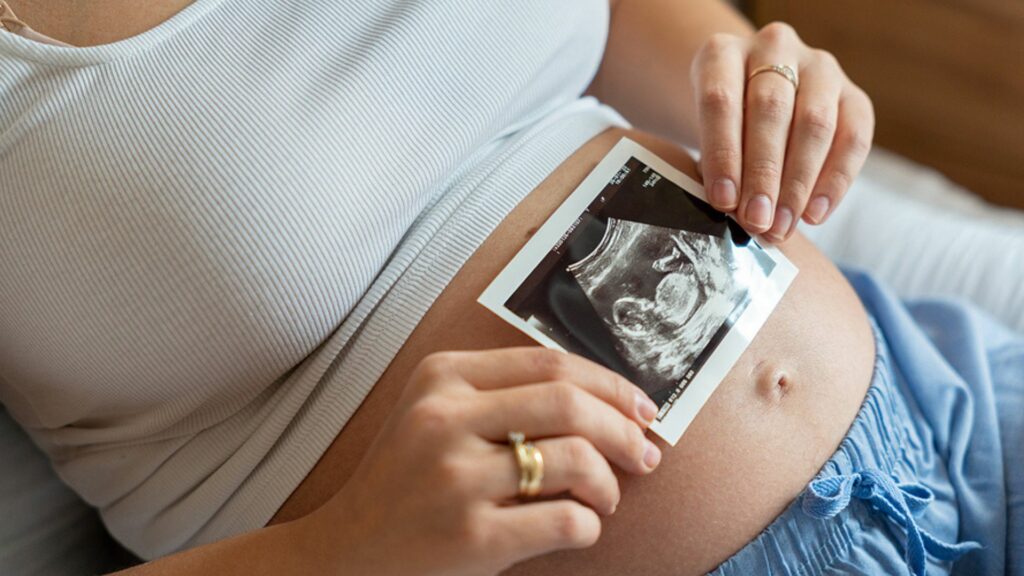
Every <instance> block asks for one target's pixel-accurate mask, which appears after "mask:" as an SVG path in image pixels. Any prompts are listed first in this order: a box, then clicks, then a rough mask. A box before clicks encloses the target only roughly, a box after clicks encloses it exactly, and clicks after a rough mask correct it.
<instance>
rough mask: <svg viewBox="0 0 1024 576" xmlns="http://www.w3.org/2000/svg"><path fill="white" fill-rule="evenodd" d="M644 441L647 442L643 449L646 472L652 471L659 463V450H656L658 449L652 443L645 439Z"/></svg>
mask: <svg viewBox="0 0 1024 576" xmlns="http://www.w3.org/2000/svg"><path fill="white" fill-rule="evenodd" d="M644 441H645V442H647V447H646V448H644V466H646V467H647V469H648V470H654V468H655V467H656V466H657V465H658V463H659V462H661V450H658V447H657V446H655V445H654V442H651V441H650V440H647V439H645V440H644Z"/></svg>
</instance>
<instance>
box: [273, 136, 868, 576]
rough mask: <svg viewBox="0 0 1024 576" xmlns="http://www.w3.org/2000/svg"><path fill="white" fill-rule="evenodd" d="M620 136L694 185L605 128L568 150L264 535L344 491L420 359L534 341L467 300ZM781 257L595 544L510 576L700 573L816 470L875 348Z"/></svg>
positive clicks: (857, 315) (832, 285) (837, 280)
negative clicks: (746, 318) (691, 408)
mask: <svg viewBox="0 0 1024 576" xmlns="http://www.w3.org/2000/svg"><path fill="white" fill-rule="evenodd" d="M622 136H629V137H630V138H632V139H634V140H636V141H638V142H640V143H641V144H643V145H644V146H646V147H648V148H650V149H651V150H652V151H654V152H655V153H656V154H658V155H659V156H661V157H662V158H664V159H665V160H667V161H669V162H671V163H673V164H674V165H676V166H677V167H678V168H680V169H681V170H683V171H684V172H687V173H689V174H691V175H694V174H695V170H694V164H693V161H692V159H690V158H689V156H688V155H687V154H686V152H685V151H684V150H682V149H681V148H679V147H677V146H675V145H673V144H671V143H668V142H665V141H663V140H660V139H657V138H655V137H653V136H650V135H647V134H644V133H638V132H633V131H624V130H618V129H612V130H608V131H606V132H604V133H602V134H600V135H599V136H596V137H595V138H593V139H591V140H590V141H589V142H587V143H586V144H585V145H584V146H583V147H581V148H580V149H579V150H577V151H576V152H575V153H574V154H573V155H572V156H571V157H569V158H568V159H567V160H566V161H565V162H563V163H562V164H561V165H560V166H559V167H558V169H557V170H555V171H554V172H553V173H552V174H551V175H550V176H548V178H547V179H545V180H544V182H543V183H541V185H540V186H538V187H537V188H536V189H535V190H534V191H532V192H531V193H530V195H529V196H528V197H527V198H526V199H525V200H523V202H521V203H520V204H519V206H517V207H516V209H515V210H514V211H513V212H512V213H511V214H509V216H508V217H507V218H506V219H505V220H504V221H503V222H502V223H501V225H500V226H499V227H498V228H497V229H496V230H495V231H494V233H493V234H491V236H490V237H489V238H488V239H487V241H486V242H485V243H484V244H483V245H482V246H481V247H480V248H479V249H478V250H477V252H476V253H475V254H474V255H473V257H472V258H470V260H469V261H468V262H467V263H466V265H465V266H464V267H463V268H462V270H461V271H460V272H459V273H458V275H457V276H456V277H455V278H454V280H453V281H452V282H451V284H450V285H449V286H448V287H447V288H446V289H445V291H444V292H443V293H442V294H441V296H440V297H439V298H438V299H437V300H436V301H435V303H434V304H433V306H432V307H431V308H430V310H429V311H428V312H427V314H426V316H424V318H423V320H422V321H421V322H420V324H419V325H418V326H417V328H416V329H415V331H414V332H413V333H412V335H411V336H410V338H409V340H408V341H407V342H406V344H405V346H404V347H403V348H402V350H401V352H400V353H399V354H398V355H397V356H396V357H395V358H394V360H393V361H392V363H391V365H390V366H389V367H388V369H387V371H386V372H385V373H384V375H383V376H382V377H381V378H380V380H379V381H378V382H377V384H376V386H375V387H374V389H373V391H372V393H371V394H370V395H369V397H368V398H367V399H366V401H365V402H364V403H363V405H362V406H361V407H360V408H359V410H358V412H357V413H356V414H355V416H354V417H353V418H352V419H351V420H350V421H349V422H348V424H347V425H346V426H345V429H344V430H343V431H342V432H341V434H339V435H338V437H337V438H336V439H335V440H334V442H333V444H332V445H331V446H330V448H328V450H327V452H326V453H324V455H323V457H322V458H321V459H320V461H319V463H318V464H317V465H316V467H315V468H314V469H313V470H312V471H311V472H310V474H309V475H308V476H307V477H306V479H305V480H304V481H303V483H302V484H301V485H300V486H299V487H298V489H296V490H295V492H294V493H293V494H292V495H291V497H290V498H289V499H288V500H287V501H286V502H285V504H284V505H283V506H282V507H281V509H280V510H279V511H278V512H277V514H276V515H275V516H274V518H273V519H272V520H271V524H275V523H278V522H283V521H286V520H289V519H293V518H297V517H299V516H303V515H305V514H307V513H309V512H310V511H312V510H313V509H315V508H316V507H318V506H319V505H321V504H322V503H323V502H325V501H326V500H327V499H328V498H330V497H331V496H332V495H333V494H334V493H335V492H336V491H337V490H338V489H339V488H340V487H341V486H342V485H343V484H344V483H345V481H346V480H347V479H348V478H349V476H350V475H351V474H352V472H353V471H354V470H355V468H356V465H357V464H358V463H359V461H360V459H361V458H362V456H363V453H364V452H365V450H366V449H367V447H368V446H369V445H370V442H371V440H372V439H373V438H374V436H375V435H376V433H377V430H378V428H379V427H380V425H381V423H382V422H383V421H384V419H385V418H386V417H387V415H388V413H389V410H390V408H391V406H392V404H393V403H394V402H395V400H396V399H397V397H398V395H399V393H400V392H401V390H402V388H403V386H404V385H405V382H406V380H407V379H408V376H409V374H410V372H411V371H412V370H413V368H414V367H415V366H416V364H417V362H419V361H420V359H422V358H423V357H424V356H426V355H427V354H429V353H431V352H435V351H439V350H470V349H483V348H496V347H503V346H521V345H531V344H534V342H533V341H532V340H530V339H529V338H527V337H526V336H524V335H523V334H522V333H520V332H518V331H517V330H515V329H514V328H512V327H511V326H509V325H507V324H506V323H505V322H504V321H502V320H499V319H498V318H497V317H495V316H494V315H493V314H491V313H490V312H489V311H487V310H486V309H484V308H483V307H481V306H480V305H479V304H477V302H476V298H477V296H478V295H479V294H480V292H481V291H482V290H483V289H484V287H485V286H486V285H487V284H488V282H490V280H491V279H492V278H494V276H495V275H496V274H497V273H498V272H499V271H500V270H501V268H502V267H503V266H504V265H505V264H506V263H507V262H508V261H509V260H510V259H511V257H512V256H513V255H514V254H515V253H516V251H517V250H519V248H521V247H522V245H523V244H524V243H525V242H526V240H527V239H528V238H529V237H530V235H531V234H532V233H533V232H535V231H536V230H537V228H538V227H539V226H540V225H541V224H542V223H543V222H544V220H545V219H546V218H547V217H548V215H549V214H551V213H552V212H553V211H554V210H555V208H557V207H558V205H559V204H560V203H561V202H562V200H564V199H565V198H566V197H567V196H568V195H569V193H570V192H572V190H573V189H574V188H575V187H576V186H577V185H578V184H579V183H580V182H581V181H582V180H583V178H584V177H585V176H586V175H587V173H589V172H590V170H591V169H592V168H593V167H594V166H595V165H596V164H597V163H598V162H599V161H600V160H601V158H602V157H603V156H604V155H605V153H606V152H607V151H608V150H609V149H611V147H612V146H613V145H614V144H615V143H616V142H617V141H618V140H619V138H621V137H622ZM780 248H781V249H782V250H783V252H785V254H786V255H787V256H788V257H789V258H790V259H791V260H792V261H793V262H794V263H795V264H796V265H797V266H798V267H799V269H800V273H799V275H798V276H797V278H796V280H795V281H794V282H793V284H792V286H791V287H790V289H789V291H788V292H787V293H786V295H785V297H784V298H783V299H782V302H781V303H780V304H779V306H778V308H776V310H775V311H774V312H773V313H772V315H771V317H770V318H769V319H768V321H767V322H766V323H765V325H764V328H762V330H761V331H760V332H759V333H758V335H757V337H756V338H755V339H754V341H753V343H752V344H751V345H750V347H749V348H748V349H747V350H746V352H745V353H744V354H743V355H742V356H741V357H740V359H739V361H738V362H737V363H736V365H735V366H734V367H733V368H732V370H731V371H730V372H729V374H728V376H727V377H726V378H725V380H724V381H723V382H722V384H721V385H720V386H719V387H718V390H717V391H716V392H715V393H714V395H713V396H712V397H711V399H710V400H709V401H708V403H707V404H706V405H705V406H704V408H703V410H702V411H701V412H700V414H699V415H698V416H697V418H696V420H695V421H694V422H693V424H691V426H690V428H689V429H688V430H687V431H686V433H685V434H684V435H683V437H682V439H681V440H680V441H679V443H678V444H677V445H676V446H675V447H671V448H670V447H668V446H666V445H664V444H660V445H661V447H662V449H663V453H664V456H663V458H662V462H661V465H660V466H659V467H658V469H657V470H656V471H655V472H654V473H653V474H651V475H648V476H645V477H625V476H621V475H620V478H621V482H622V500H621V502H620V503H619V506H618V510H617V511H616V512H615V514H614V515H612V516H609V517H606V518H605V519H604V522H603V531H602V535H601V538H600V540H599V541H598V543H597V544H596V545H595V546H593V547H591V548H589V549H586V550H574V551H568V552H560V553H556V554H550V555H547V556H543V557H539V558H536V559H533V560H531V561H528V562H525V563H522V564H519V565H518V566H516V567H514V568H513V569H512V570H511V573H515V574H530V575H532V576H545V575H547V574H551V575H556V574H557V575H558V576H562V575H563V574H566V573H567V572H575V573H579V574H617V575H620V574H625V573H627V569H628V573H631V574H650V575H656V574H674V575H680V574H684V575H685V574H702V573H705V572H707V571H709V570H711V569H713V568H714V567H715V566H717V565H718V564H720V563H721V562H723V561H724V560H726V559H727V558H728V557H729V556H730V555H732V554H733V553H735V552H736V551H738V550H739V549H740V548H742V547H743V546H744V545H745V544H747V543H748V542H749V541H751V540H752V539H753V538H755V537H756V536H757V535H758V534H759V533H760V532H761V530H763V529H764V528H765V527H766V526H767V525H768V524H769V523H771V521H772V520H773V519H774V518H775V517H777V516H778V515H779V514H780V513H781V512H782V511H783V510H784V509H785V508H786V506H787V505H788V504H789V503H790V502H791V501H792V500H793V499H794V498H795V497H796V496H797V495H798V494H799V493H800V491H801V490H802V489H803V488H804V487H805V486H806V485H807V483H808V481H809V480H811V478H812V477H813V476H814V475H815V473H816V472H817V471H818V470H819V469H820V468H821V466H822V465H823V464H824V463H825V461H826V460H828V458H829V456H831V454H832V453H833V452H834V451H835V450H836V448H837V447H838V446H839V443H840V441H841V440H842V439H843V436H844V435H845V434H846V431H847V429H848V428H849V426H850V424H851V422H853V419H854V417H855V416H856V414H857V411H858V409H859V408H860V405H861V402H862V401H863V399H864V396H865V394H866V391H867V388H868V386H869V384H870V380H871V374H872V367H873V364H874V353H875V350H874V339H873V337H872V334H871V328H870V325H869V323H868V320H867V316H866V314H865V312H864V310H863V308H862V307H861V304H860V301H859V300H858V298H857V296H856V294H855V293H854V292H853V290H852V289H851V287H850V285H849V284H848V283H847V282H846V280H845V278H844V277H843V276H842V275H841V273H840V272H839V271H838V270H837V269H836V268H835V267H834V266H833V265H832V263H831V262H829V261H828V260H827V259H826V258H825V257H824V256H823V255H822V254H821V253H820V252H819V251H818V250H817V249H816V248H815V247H814V246H813V245H812V244H811V243H810V242H808V241H807V240H806V239H805V238H804V237H803V236H801V235H799V234H796V235H794V237H793V238H792V239H791V240H789V241H788V242H786V243H785V244H782V245H780ZM509 457H510V458H511V457H512V456H511V452H510V456H509ZM515 481H516V479H515V478H509V482H510V483H513V482H515ZM398 553H400V552H398Z"/></svg>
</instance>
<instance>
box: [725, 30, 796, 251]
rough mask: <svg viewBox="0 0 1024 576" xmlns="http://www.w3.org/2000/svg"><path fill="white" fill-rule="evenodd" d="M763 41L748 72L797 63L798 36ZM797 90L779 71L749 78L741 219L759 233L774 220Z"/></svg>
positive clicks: (779, 34) (773, 36)
mask: <svg viewBox="0 0 1024 576" xmlns="http://www.w3.org/2000/svg"><path fill="white" fill-rule="evenodd" d="M794 37H795V35H794ZM757 42H758V43H757V45H756V47H755V50H753V51H752V52H751V56H750V60H749V66H750V68H749V70H748V71H747V73H748V74H749V73H750V72H752V71H754V70H756V69H757V68H758V67H760V66H763V65H773V64H783V65H788V66H792V67H794V68H796V65H797V59H798V58H797V55H796V45H795V40H793V39H790V38H788V36H787V35H786V34H785V33H783V32H775V33H772V34H766V35H759V40H758V41H757ZM795 92H796V91H795V90H794V89H793V85H792V84H791V83H790V82H789V80H787V79H786V78H785V77H783V76H782V75H781V74H777V73H775V72H762V73H760V74H758V75H756V76H754V77H753V78H751V79H750V80H749V81H748V82H747V90H746V113H745V117H744V130H743V178H742V186H741V190H742V192H741V194H740V205H739V210H738V212H737V218H738V219H739V222H740V224H742V225H743V226H744V228H746V229H747V230H748V231H750V232H753V233H758V234H759V233H762V232H766V231H768V229H769V228H771V225H772V221H773V220H774V210H775V202H776V199H777V198H778V195H779V185H780V182H781V178H782V165H783V159H784V157H785V154H786V143H787V140H788V138H789V127H790V123H791V122H792V120H793V105H794V102H795Z"/></svg>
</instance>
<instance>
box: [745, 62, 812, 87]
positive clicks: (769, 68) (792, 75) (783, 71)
mask: <svg viewBox="0 0 1024 576" xmlns="http://www.w3.org/2000/svg"><path fill="white" fill-rule="evenodd" d="M762 72H775V73H776V74H779V75H781V76H782V77H783V78H785V79H786V80H789V83H790V84H792V85H793V89H794V90H799V89H800V81H799V80H798V79H797V77H796V70H793V68H792V67H790V66H786V65H785V64H768V65H766V66H758V67H757V68H754V70H753V71H752V72H751V73H750V75H749V76H747V82H750V80H751V79H753V78H754V76H757V75H758V74H760V73H762Z"/></svg>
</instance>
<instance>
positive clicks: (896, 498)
mask: <svg viewBox="0 0 1024 576" xmlns="http://www.w3.org/2000/svg"><path fill="white" fill-rule="evenodd" d="M853 498H857V499H858V500H863V501H864V502H866V503H867V504H868V505H870V506H871V508H873V509H874V510H878V511H880V512H882V513H883V514H885V515H886V516H888V517H889V519H891V520H892V521H893V522H895V523H896V524H898V525H899V526H902V527H903V528H905V529H906V531H907V551H906V559H907V565H908V566H910V572H911V574H914V575H915V576H925V570H926V566H925V552H926V551H927V553H929V554H931V555H932V556H934V557H935V558H938V559H939V560H956V559H957V558H959V557H960V556H961V555H963V554H964V553H966V552H969V551H971V550H977V549H978V548H981V544H978V543H977V542H973V541H967V542H961V543H959V544H947V543H946V542H942V541H941V540H938V539H936V538H935V537H934V536H932V535H931V534H930V533H928V531H927V530H925V529H924V528H920V527H919V526H918V525H917V522H916V521H915V520H914V518H915V517H917V516H920V515H921V513H922V512H923V511H924V509H925V508H927V507H928V505H929V504H931V502H932V500H934V499H935V496H934V495H933V494H932V491H931V490H929V489H928V487H927V486H925V485H923V484H918V483H902V482H898V479H897V478H896V477H895V476H889V475H888V474H885V473H884V472H882V471H881V470H878V469H873V468H868V469H864V470H860V471H858V472H854V473H852V474H840V475H837V476H831V477H829V478H822V479H820V480H815V481H813V482H811V483H810V485H809V486H808V487H807V492H806V493H804V496H803V502H802V507H803V511H804V512H805V513H806V514H808V515H809V516H811V517H813V518H820V519H827V518H832V517H833V516H835V515H836V514H839V513H840V512H842V511H843V510H845V509H846V507H847V506H849V505H850V500H851V499H853Z"/></svg>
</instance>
